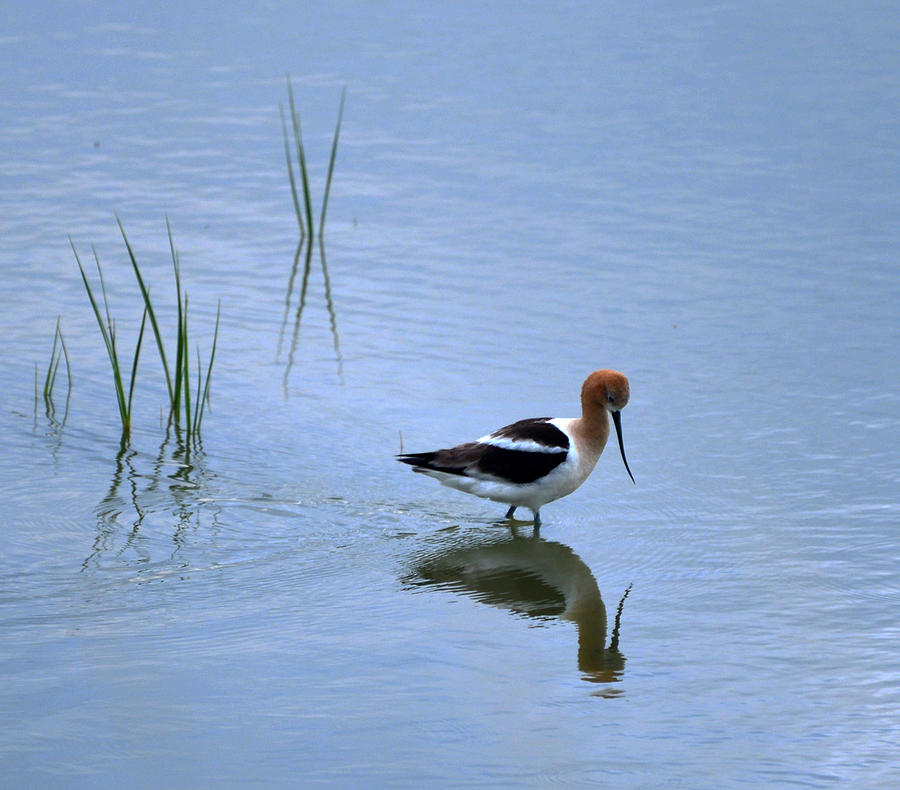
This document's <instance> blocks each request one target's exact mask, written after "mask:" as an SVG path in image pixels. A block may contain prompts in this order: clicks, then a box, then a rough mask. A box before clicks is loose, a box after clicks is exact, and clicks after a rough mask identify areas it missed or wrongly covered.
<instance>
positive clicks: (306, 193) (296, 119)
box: [287, 74, 314, 235]
mask: <svg viewBox="0 0 900 790" xmlns="http://www.w3.org/2000/svg"><path fill="white" fill-rule="evenodd" d="M287 88H288V104H289V106H290V109H291V122H292V124H293V127H294V139H295V140H296V142H297V159H298V161H299V163H300V177H301V178H302V180H303V200H304V202H305V203H306V224H307V227H308V228H309V232H310V235H312V229H313V227H314V224H313V215H312V197H311V196H310V189H309V173H308V172H307V170H306V154H305V153H304V151H303V135H302V134H301V133H300V116H299V114H298V113H297V109H296V107H295V106H294V90H293V88H292V87H291V76H290V74H288V75H287Z"/></svg>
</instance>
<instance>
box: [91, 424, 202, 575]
mask: <svg viewBox="0 0 900 790" xmlns="http://www.w3.org/2000/svg"><path fill="white" fill-rule="evenodd" d="M214 477H215V475H214V474H212V473H211V472H210V471H209V469H208V468H207V466H206V457H205V454H204V453H203V448H202V444H201V443H200V442H199V441H198V440H197V437H195V436H191V437H187V436H186V434H185V433H184V432H182V431H180V430H177V429H173V428H170V429H169V430H168V431H167V432H166V436H165V438H164V439H163V441H162V443H161V444H160V446H159V450H158V451H157V453H156V454H155V456H151V455H148V454H146V453H141V452H139V451H138V450H135V449H134V448H133V447H132V446H131V445H130V444H128V443H125V442H123V443H122V444H121V446H120V448H119V451H118V452H117V453H116V456H115V465H114V468H113V474H112V478H111V479H110V484H109V489H108V490H107V492H106V495H105V496H104V497H103V499H102V500H101V501H100V503H99V504H98V505H97V507H96V509H95V513H96V516H97V532H96V536H95V538H94V542H93V545H92V546H91V551H90V553H89V554H88V556H87V557H86V558H85V560H84V562H83V563H82V571H88V570H91V569H97V568H99V567H101V566H102V564H103V562H104V560H105V559H108V558H110V557H111V558H114V559H115V560H117V561H119V562H126V563H133V562H137V563H151V562H154V561H163V562H166V563H169V562H172V561H174V560H176V558H177V555H178V554H179V552H181V551H182V549H183V548H184V547H185V546H186V545H187V542H188V537H189V535H190V533H191V532H192V531H194V530H195V529H196V528H197V527H199V526H200V515H201V512H202V510H203V506H204V504H205V502H206V499H205V492H207V490H208V486H209V484H210V482H211V481H212V479H214ZM217 515H218V514H217V513H215V512H213V514H212V522H213V524H215V522H216V519H217ZM157 521H159V522H161V528H160V529H157V524H156V522H157ZM151 522H152V523H151ZM161 531H162V534H163V536H164V541H163V543H162V545H164V546H165V556H164V557H160V556H159V554H160V552H159V549H158V547H159V545H160V532H161ZM154 555H156V556H154Z"/></svg>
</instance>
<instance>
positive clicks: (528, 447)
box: [478, 436, 568, 453]
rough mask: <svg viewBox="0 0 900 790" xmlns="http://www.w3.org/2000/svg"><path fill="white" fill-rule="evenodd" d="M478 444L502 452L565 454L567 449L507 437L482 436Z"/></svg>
mask: <svg viewBox="0 0 900 790" xmlns="http://www.w3.org/2000/svg"><path fill="white" fill-rule="evenodd" d="M478 443H479V444H490V445H492V446H494V447H502V448H503V449H504V450H518V451H519V452H523V453H567V452H568V448H566V447H560V446H559V445H556V444H553V445H549V444H541V443H540V442H536V441H534V439H513V438H511V437H509V436H482V437H481V438H480V439H479V440H478Z"/></svg>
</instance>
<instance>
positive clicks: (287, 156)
mask: <svg viewBox="0 0 900 790" xmlns="http://www.w3.org/2000/svg"><path fill="white" fill-rule="evenodd" d="M278 112H279V113H281V133H282V135H283V136H284V158H285V161H286V162H287V169H288V179H289V180H290V182H291V198H292V199H293V201H294V213H295V214H296V215H297V224H298V225H299V226H300V240H301V241H302V240H303V239H304V238H305V237H306V226H305V225H304V223H303V212H302V211H301V210H300V198H299V197H297V181H296V179H295V178H294V165H293V163H292V162H291V145H290V140H289V139H288V132H287V123H286V122H285V119H284V105H281V104H279V105H278Z"/></svg>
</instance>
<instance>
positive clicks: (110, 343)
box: [69, 237, 147, 442]
mask: <svg viewBox="0 0 900 790" xmlns="http://www.w3.org/2000/svg"><path fill="white" fill-rule="evenodd" d="M69 244H70V245H71V247H72V252H73V253H74V254H75V262H76V263H77V264H78V271H79V272H81V280H82V282H83V283H84V288H85V290H86V291H87V295H88V299H89V300H90V302H91V307H92V308H93V310H94V317H95V318H96V319H97V325H98V326H99V327H100V334H101V336H102V337H103V345H104V346H105V347H106V354H107V356H108V357H109V364H110V368H111V369H112V374H113V386H114V388H115V393H116V405H117V406H118V408H119V418H120V420H121V422H122V441H123V442H124V441H127V440H128V438H129V436H130V435H131V405H132V399H133V397H134V383H135V380H136V378H137V366H138V359H139V358H140V355H141V344H142V342H143V339H144V327H145V325H146V322H147V308H146V307H145V308H144V314H143V316H141V329H140V332H139V333H138V339H137V343H136V344H135V347H134V355H133V356H132V359H131V372H130V375H129V377H128V391H127V393H126V391H125V383H124V381H123V378H122V372H123V366H122V360H120V358H119V350H118V348H117V346H116V324H115V321H113V320H112V318H111V317H110V313H109V299H108V298H107V295H106V283H105V282H104V281H103V269H102V267H101V266H100V258H99V257H98V255H97V250H96V248H94V247H91V250H92V251H93V254H94V261H95V262H96V264H97V276H98V278H99V280H100V291H101V293H102V295H103V313H101V312H100V307H99V305H98V304H97V299H96V298H95V296H94V290H93V288H91V283H90V281H89V280H88V277H87V274H86V273H85V271H84V266H82V264H81V258H80V257H79V256H78V250H77V249H75V243H74V242H73V241H72V238H71V237H69ZM104 318H105V320H104Z"/></svg>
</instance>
